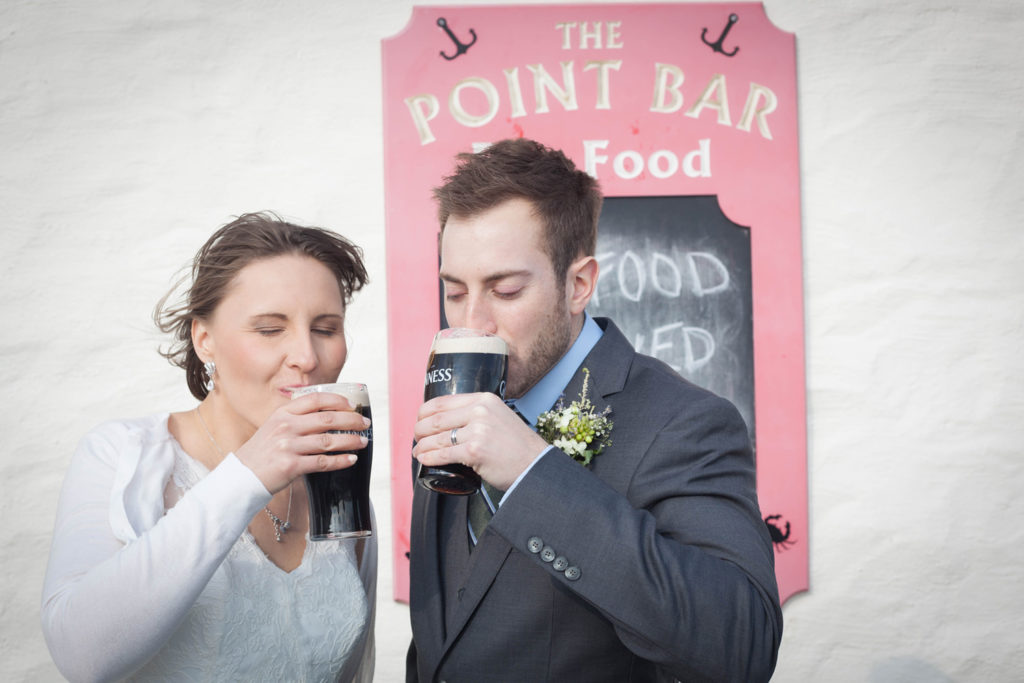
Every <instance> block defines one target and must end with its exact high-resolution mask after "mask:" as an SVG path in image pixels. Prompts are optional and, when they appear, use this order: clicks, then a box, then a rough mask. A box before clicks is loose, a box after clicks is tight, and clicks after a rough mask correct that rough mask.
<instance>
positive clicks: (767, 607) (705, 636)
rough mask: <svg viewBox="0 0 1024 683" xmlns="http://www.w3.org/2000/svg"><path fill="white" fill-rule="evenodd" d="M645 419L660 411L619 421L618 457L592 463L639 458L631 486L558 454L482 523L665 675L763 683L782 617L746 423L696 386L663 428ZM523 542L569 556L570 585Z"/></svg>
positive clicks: (724, 403) (539, 465)
mask: <svg viewBox="0 0 1024 683" xmlns="http://www.w3.org/2000/svg"><path fill="white" fill-rule="evenodd" d="M645 412H650V413H656V412H658V411H654V410H652V411H642V410H641V411H639V412H638V414H637V415H638V416H637V417H636V419H633V420H631V422H630V424H628V425H624V428H623V429H621V431H619V425H618V424H617V425H616V428H615V429H613V433H612V437H613V439H615V440H616V441H615V444H614V445H615V448H614V450H613V449H609V450H607V451H606V452H605V453H603V454H601V455H599V456H598V458H616V457H621V458H628V459H631V460H635V461H636V465H635V469H634V470H633V472H632V473H631V475H630V476H629V478H628V481H626V482H624V483H622V485H621V486H619V485H616V486H614V487H613V485H610V484H609V483H606V482H605V481H603V480H602V477H603V478H608V477H604V476H603V475H602V477H598V476H597V475H595V474H594V472H592V471H590V470H588V469H586V468H583V467H581V466H580V465H579V464H577V463H576V462H574V461H573V460H572V459H570V458H569V457H568V456H566V455H565V454H563V453H562V452H561V451H557V450H554V451H552V452H550V453H549V454H548V455H546V456H544V457H543V458H542V459H541V461H539V462H538V463H537V464H536V466H535V467H534V468H533V470H532V471H531V472H530V473H529V475H528V476H527V477H525V478H524V479H523V481H522V482H521V483H520V485H519V487H518V488H517V490H516V491H515V493H514V495H511V496H510V497H509V498H508V499H507V500H506V501H504V503H503V505H502V508H501V510H500V511H499V512H498V514H497V515H495V517H494V519H493V520H492V521H491V525H490V528H492V529H493V530H494V531H496V532H497V533H499V534H501V535H502V536H503V537H505V539H506V540H507V541H508V542H509V543H511V544H512V545H513V547H514V548H516V549H517V550H518V551H520V552H523V553H525V554H527V555H531V556H532V557H534V558H535V561H536V562H537V564H538V566H539V567H542V568H543V569H544V570H545V571H547V572H549V573H550V574H551V576H552V577H553V579H554V580H556V581H558V582H560V583H561V584H562V585H563V586H564V587H565V588H566V589H568V590H570V591H572V592H573V593H574V594H576V595H577V596H578V597H579V598H581V599H582V600H584V601H586V602H587V603H589V604H590V605H591V606H593V607H594V608H595V609H597V610H598V611H599V612H600V613H601V614H603V615H604V617H605V618H606V619H608V621H609V622H610V623H611V624H612V625H613V626H614V628H615V630H616V633H617V634H618V636H619V638H620V640H621V641H622V643H623V644H624V645H625V646H626V647H627V648H628V649H629V650H631V651H632V652H633V653H635V654H636V655H637V656H639V657H642V658H643V659H646V660H649V661H652V662H655V663H656V664H658V665H659V666H660V667H661V668H662V670H663V671H665V672H666V673H669V674H671V675H673V676H675V677H676V678H679V679H681V680H687V681H689V680H719V681H721V680H743V681H760V680H768V679H769V678H770V677H771V673H772V671H773V670H774V667H775V660H776V655H777V651H778V646H779V642H780V639H781V633H782V614H781V609H780V607H779V602H778V590H777V587H776V585H775V577H774V566H773V565H774V556H773V554H772V547H771V541H770V539H769V538H768V535H767V529H766V527H765V525H764V522H763V520H762V519H761V514H760V511H759V509H758V505H757V497H756V489H755V470H754V462H753V457H752V454H751V450H750V446H749V440H748V438H747V433H746V428H745V426H744V424H743V420H742V418H741V417H740V416H739V414H738V412H737V411H736V409H735V408H734V407H733V406H732V405H731V404H730V403H728V402H727V401H725V400H723V399H720V398H718V397H716V396H713V395H711V394H706V393H704V392H700V393H699V394H697V396H696V398H695V400H692V401H688V402H687V403H686V407H685V408H683V409H678V410H676V411H674V412H673V414H671V415H669V416H668V417H667V418H659V419H661V420H663V422H662V424H655V423H652V422H647V423H646V424H645V423H644V421H645V418H644V417H643V414H644V413H645ZM661 412H662V414H664V411H661ZM623 438H624V439H625V441H620V439H623ZM631 449H632V450H631ZM616 465H617V463H608V462H605V463H601V464H600V465H595V467H597V466H602V467H604V466H608V467H612V468H614V467H615V466H616ZM612 479H614V477H612ZM617 489H618V490H617ZM531 538H532V539H536V538H540V539H542V541H543V543H544V544H545V545H547V546H550V547H552V548H553V549H555V550H556V551H557V553H558V554H559V555H562V556H564V557H565V558H566V559H567V560H568V562H569V564H570V565H572V566H573V567H575V568H576V569H577V572H576V573H575V574H574V577H575V578H568V572H567V573H560V572H557V571H554V570H553V568H552V564H551V563H545V562H544V560H543V559H542V558H541V554H539V553H536V552H531V549H530V547H529V540H530V539H531Z"/></svg>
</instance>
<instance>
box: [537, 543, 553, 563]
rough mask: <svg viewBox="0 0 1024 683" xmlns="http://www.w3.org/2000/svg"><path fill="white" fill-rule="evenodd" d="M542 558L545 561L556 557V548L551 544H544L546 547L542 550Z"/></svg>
mask: <svg viewBox="0 0 1024 683" xmlns="http://www.w3.org/2000/svg"><path fill="white" fill-rule="evenodd" d="M540 559H542V560H544V561H545V562H550V561H551V560H553V559H555V549H554V548H552V547H551V546H549V545H546V546H544V549H543V550H541V551H540Z"/></svg>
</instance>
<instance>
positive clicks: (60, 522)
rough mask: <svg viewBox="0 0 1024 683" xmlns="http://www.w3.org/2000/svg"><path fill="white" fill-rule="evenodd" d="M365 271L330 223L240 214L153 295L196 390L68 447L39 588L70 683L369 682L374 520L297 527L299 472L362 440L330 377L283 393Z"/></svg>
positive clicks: (325, 340)
mask: <svg viewBox="0 0 1024 683" xmlns="http://www.w3.org/2000/svg"><path fill="white" fill-rule="evenodd" d="M366 280H367V277H366V270H365V268H364V266H363V263H362V259H361V252H360V250H359V249H358V247H356V246H354V245H353V244H351V243H350V242H348V241H347V240H345V239H344V238H342V237H340V236H338V235H336V234H334V233H332V232H329V231H326V230H322V229H319V228H305V227H300V226H297V225H293V224H290V223H286V222H284V221H282V220H280V219H278V218H277V217H276V216H273V215H271V214H265V213H260V214H246V215H243V216H241V217H239V218H238V219H236V220H235V221H233V222H231V223H229V224H228V225H226V226H224V227H222V228H221V229H220V230H218V231H217V232H216V233H214V234H213V236H212V237H211V238H210V239H209V240H208V241H207V242H206V244H205V245H204V246H203V247H202V248H201V249H200V250H199V252H198V254H196V257H195V259H194V261H193V264H192V271H191V282H190V286H189V288H188V290H187V291H186V292H185V295H184V297H183V301H182V302H180V303H177V304H169V303H168V301H169V298H170V296H171V294H168V296H167V297H165V298H164V300H162V301H161V302H160V304H159V305H158V307H157V311H156V314H155V317H156V320H157V324H158V325H159V326H160V328H161V329H162V330H163V331H164V332H171V333H173V335H174V340H175V341H174V344H173V345H172V347H171V348H170V349H168V350H167V352H166V353H165V354H164V355H166V356H167V357H168V358H169V359H170V360H171V361H172V362H173V363H175V364H176V365H179V366H180V367H182V368H183V369H184V370H185V373H186V379H187V382H188V386H189V389H190V390H191V392H192V394H193V395H194V396H195V397H196V399H198V400H199V404H198V405H197V406H195V407H194V408H192V409H190V410H185V411H183V412H175V413H170V414H168V413H162V414H158V415H152V416H149V417H142V418H135V419H121V420H114V421H110V422H106V423H104V424H102V425H100V426H99V427H97V428H95V429H94V430H93V431H92V432H90V433H89V434H88V435H86V436H85V438H84V439H83V440H82V442H81V443H80V445H79V447H78V449H77V451H76V452H75V454H74V457H73V458H72V461H71V465H70V468H69V470H68V473H67V476H66V478H65V481H64V487H63V490H62V493H61V498H60V503H59V506H58V511H57V520H56V525H55V529H54V536H53V544H52V548H51V551H50V561H49V565H48V568H47V573H46V581H45V585H44V590H43V604H42V624H43V631H44V634H45V636H46V641H47V644H48V646H49V648H50V652H51V654H52V656H53V658H54V661H55V663H56V664H57V667H58V668H59V669H60V671H61V673H63V674H64V675H65V676H66V677H67V678H68V679H69V680H71V681H80V680H81V681H107V680H120V679H125V678H127V679H133V680H156V679H159V680H174V681H179V680H180V681H193V680H201V681H221V680H268V681H269V680H274V681H283V680H288V681H321V680H342V681H351V680H357V681H370V680H371V679H372V677H373V657H374V640H373V621H374V620H373V615H374V598H375V592H376V569H377V552H376V551H377V547H376V537H375V536H373V537H370V538H369V539H367V540H359V541H324V542H316V543H311V542H309V541H308V537H307V531H308V525H309V520H308V513H307V510H308V507H307V500H306V489H305V486H304V485H303V481H302V475H303V474H305V473H307V472H312V471H325V470H335V469H342V468H345V467H349V466H351V465H352V463H353V462H354V461H355V456H354V455H351V454H350V452H351V451H355V450H358V449H359V448H360V447H361V445H362V443H363V442H364V440H363V438H362V437H360V436H358V435H355V434H335V433H331V434H328V433H327V430H349V431H363V430H365V429H366V426H367V422H366V421H365V420H364V418H363V417H362V416H360V415H359V414H358V413H356V412H354V411H353V410H352V406H350V405H349V404H348V403H347V402H346V400H345V399H344V398H342V397H340V396H337V395H334V394H326V393H312V394H309V395H306V396H303V397H301V398H297V399H295V400H294V401H293V400H291V398H290V396H291V391H292V390H294V389H295V388H297V387H301V386H305V385H308V384H318V383H328V382H334V381H335V380H336V379H337V377H338V374H339V373H340V371H341V369H342V366H343V365H344V364H345V358H346V354H347V347H346V340H345V329H344V321H345V307H346V304H347V303H348V302H349V300H350V298H351V296H352V294H353V293H354V292H356V291H358V290H359V289H360V288H361V287H362V286H363V285H364V284H365V283H366ZM172 293H173V290H172ZM328 451H330V452H341V454H340V455H326V454H325V453H326V452H328Z"/></svg>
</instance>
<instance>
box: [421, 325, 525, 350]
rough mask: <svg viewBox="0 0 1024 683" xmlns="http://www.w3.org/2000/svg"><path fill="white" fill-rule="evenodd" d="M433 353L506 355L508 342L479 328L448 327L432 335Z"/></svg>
mask: <svg viewBox="0 0 1024 683" xmlns="http://www.w3.org/2000/svg"><path fill="white" fill-rule="evenodd" d="M433 350H434V353H494V354H499V355H508V344H506V343H505V340H504V339H502V338H501V337H498V336H496V335H493V334H488V333H486V332H480V331H479V330H470V329H466V328H461V327H449V328H448V329H446V330H441V331H440V332H438V333H437V336H436V337H434V346H433Z"/></svg>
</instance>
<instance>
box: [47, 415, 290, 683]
mask: <svg viewBox="0 0 1024 683" xmlns="http://www.w3.org/2000/svg"><path fill="white" fill-rule="evenodd" d="M158 420H162V422H158ZM172 447H173V446H172V445H171V443H170V436H169V434H167V431H166V415H165V416H163V417H162V418H147V419H144V420H136V421H124V422H108V423H105V424H104V425H101V426H100V427H97V428H96V429H95V430H93V431H92V432H90V433H89V434H88V435H87V436H86V437H85V438H84V439H83V440H82V442H81V443H80V444H79V446H78V449H77V450H76V452H75V454H74V457H73V458H72V461H71V466H70V468H69V470H68V473H67V475H66V477H65V480H64V486H63V489H62V492H61V496H60V502H59V504H58V508H57V519H56V523H55V527H54V535H53V544H52V547H51V550H50V560H49V564H48V566H47V571H46V579H45V582H44V586H43V603H42V626H43V634H44V636H45V637H46V642H47V645H48V646H49V649H50V653H51V655H52V656H53V659H54V662H55V663H56V665H57V668H58V669H60V671H61V673H62V674H64V676H66V677H67V678H68V679H69V680H71V681H104V680H113V679H118V678H123V677H125V676H127V675H129V674H130V673H131V672H133V671H134V670H136V669H138V668H139V667H140V666H142V665H143V664H145V663H146V661H148V660H149V659H150V658H151V657H152V656H153V655H154V654H156V652H157V651H159V649H160V648H161V646H162V645H163V643H164V642H165V641H166V640H167V639H168V638H169V637H170V636H171V634H173V633H174V631H175V629H176V627H177V625H178V624H179V623H180V621H181V620H182V618H183V617H184V615H185V614H186V613H187V611H188V610H189V608H190V607H191V605H192V604H193V603H194V602H195V600H196V598H197V597H198V596H199V594H200V593H201V592H202V590H203V588H204V586H206V584H207V582H208V581H209V580H210V577H211V576H212V575H213V573H214V572H215V571H216V570H217V567H218V566H219V565H220V564H221V562H222V561H223V559H224V557H225V556H226V555H227V553H228V551H229V550H230V549H231V547H232V545H233V544H234V543H235V541H236V540H237V539H238V537H239V536H240V535H241V534H242V532H243V531H244V530H245V528H246V525H248V523H249V521H250V520H251V519H252V518H253V516H254V515H255V514H256V513H257V512H259V510H260V508H262V507H263V506H264V505H266V504H267V502H269V500H270V497H271V496H270V493H269V492H268V491H267V490H266V488H265V487H264V486H263V484H262V483H260V481H259V479H258V478H257V477H256V475H255V474H253V472H252V471H251V470H250V469H248V468H247V467H246V466H245V465H243V464H242V463H241V462H240V461H239V460H238V459H237V458H236V457H235V456H234V455H233V454H229V455H228V456H227V457H226V458H225V459H224V461H223V462H222V463H221V464H220V465H219V466H218V467H217V468H216V469H214V471H213V472H211V473H210V475H209V476H207V477H205V478H204V479H203V480H202V481H201V482H199V483H198V484H197V485H196V486H195V487H193V488H192V489H191V490H190V491H188V492H187V493H186V494H185V496H184V497H183V498H182V499H181V501H180V502H178V503H177V504H176V505H175V506H174V507H173V508H172V509H171V510H169V511H168V512H167V514H166V515H163V487H164V486H165V485H166V482H167V477H168V476H169V474H170V467H171V465H170V463H171V462H173V455H172V454H171V455H170V456H169V455H168V453H169V451H168V449H170V448H172ZM169 458H170V459H169ZM154 496H155V498H154Z"/></svg>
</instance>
